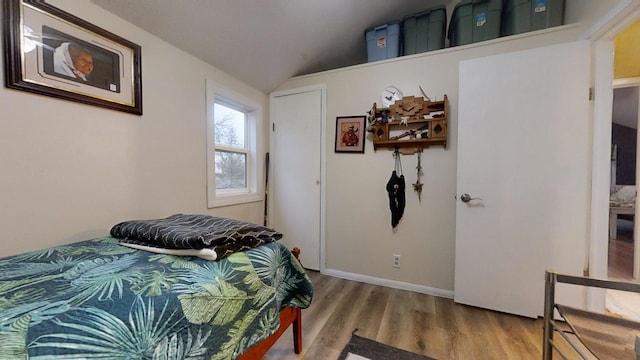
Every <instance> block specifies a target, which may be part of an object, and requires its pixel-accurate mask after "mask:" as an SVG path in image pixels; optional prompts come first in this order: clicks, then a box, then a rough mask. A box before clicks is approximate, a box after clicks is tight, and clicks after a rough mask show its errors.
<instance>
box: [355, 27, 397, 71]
mask: <svg viewBox="0 0 640 360" xmlns="http://www.w3.org/2000/svg"><path fill="white" fill-rule="evenodd" d="M364 36H365V39H366V40H367V61H368V62H372V61H378V60H385V59H392V58H395V57H398V56H400V21H395V22H391V23H388V24H384V25H380V26H376V27H374V28H371V29H367V31H366V32H365V34H364Z"/></svg>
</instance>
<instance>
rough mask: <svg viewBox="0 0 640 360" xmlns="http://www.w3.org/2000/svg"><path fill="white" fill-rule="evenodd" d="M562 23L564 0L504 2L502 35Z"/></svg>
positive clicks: (509, 0) (517, 0)
mask: <svg viewBox="0 0 640 360" xmlns="http://www.w3.org/2000/svg"><path fill="white" fill-rule="evenodd" d="M563 23H564V0H505V3H504V12H503V14H502V35H503V36H508V35H515V34H520V33H524V32H527V31H534V30H541V29H546V28H549V27H553V26H559V25H562V24H563Z"/></svg>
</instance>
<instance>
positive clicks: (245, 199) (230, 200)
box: [207, 193, 263, 209]
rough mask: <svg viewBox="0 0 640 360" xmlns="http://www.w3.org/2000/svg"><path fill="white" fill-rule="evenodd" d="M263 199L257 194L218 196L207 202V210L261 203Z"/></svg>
mask: <svg viewBox="0 0 640 360" xmlns="http://www.w3.org/2000/svg"><path fill="white" fill-rule="evenodd" d="M262 200H263V197H262V196H261V195H259V194H257V193H251V194H236V195H218V196H216V197H215V198H214V199H212V200H210V201H209V204H208V206H207V208H209V209H211V208H217V207H223V206H232V205H240V204H246V203H252V202H259V201H262Z"/></svg>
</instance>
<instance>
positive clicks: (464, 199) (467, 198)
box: [460, 194, 482, 203]
mask: <svg viewBox="0 0 640 360" xmlns="http://www.w3.org/2000/svg"><path fill="white" fill-rule="evenodd" d="M460 200H462V202H463V203H468V202H469V201H471V200H482V199H480V198H472V197H471V195H469V194H462V195H460Z"/></svg>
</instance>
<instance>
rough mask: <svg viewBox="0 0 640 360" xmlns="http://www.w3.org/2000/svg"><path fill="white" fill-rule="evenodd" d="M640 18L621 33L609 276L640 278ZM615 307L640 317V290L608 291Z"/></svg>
mask: <svg viewBox="0 0 640 360" xmlns="http://www.w3.org/2000/svg"><path fill="white" fill-rule="evenodd" d="M639 47H640V21H637V22H635V23H634V24H632V25H630V26H629V27H628V28H626V29H625V30H623V31H622V32H620V33H619V34H618V35H617V36H616V38H615V48H614V49H615V55H614V84H613V87H614V89H613V95H614V96H613V111H612V128H611V130H612V131H611V191H610V199H609V200H610V201H609V205H610V206H609V248H608V249H609V253H608V276H609V278H612V279H617V280H618V279H619V280H626V281H634V282H637V281H640V236H639V234H640V231H639V229H638V228H639V225H640V218H639V217H638V216H636V214H637V213H638V210H637V209H636V208H637V206H636V204H637V200H636V198H637V184H638V182H637V181H638V166H637V160H638V159H639V158H640V157H639V156H638V146H637V145H638V136H639V134H638V116H639V115H640V114H639V108H640V66H639V65H638V64H640V52H639V51H638V49H639ZM605 305H606V308H607V310H608V311H609V312H612V313H615V314H617V315H619V316H621V317H624V318H627V319H630V320H635V321H640V294H635V293H628V292H620V291H612V290H608V291H607V293H606V299H605Z"/></svg>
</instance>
